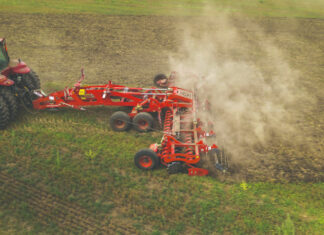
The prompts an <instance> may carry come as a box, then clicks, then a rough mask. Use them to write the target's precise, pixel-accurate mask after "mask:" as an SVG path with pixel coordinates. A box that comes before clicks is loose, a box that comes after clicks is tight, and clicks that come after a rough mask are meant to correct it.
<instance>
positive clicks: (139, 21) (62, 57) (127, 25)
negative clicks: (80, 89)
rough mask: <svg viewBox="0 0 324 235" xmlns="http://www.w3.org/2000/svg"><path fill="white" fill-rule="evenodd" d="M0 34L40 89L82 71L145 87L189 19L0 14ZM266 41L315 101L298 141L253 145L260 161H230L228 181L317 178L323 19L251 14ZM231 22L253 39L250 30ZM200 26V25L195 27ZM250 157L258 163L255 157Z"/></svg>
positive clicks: (97, 79)
mask: <svg viewBox="0 0 324 235" xmlns="http://www.w3.org/2000/svg"><path fill="white" fill-rule="evenodd" d="M0 19H1V27H0V36H2V37H5V38H7V43H8V48H9V51H10V55H11V57H12V58H21V59H22V60H24V61H25V62H26V63H27V64H28V65H30V66H31V67H32V68H33V69H34V70H35V71H37V73H38V74H39V76H40V78H41V82H42V84H43V85H42V87H43V89H44V90H45V91H46V92H50V91H54V90H56V89H62V88H63V87H65V86H71V85H72V84H73V83H74V81H76V80H77V79H78V77H79V73H80V68H81V67H83V68H85V72H86V83H94V84H95V83H99V84H100V83H104V82H107V81H108V80H112V81H114V82H115V83H119V84H125V85H133V86H152V77H153V76H154V75H155V74H157V73H160V72H164V73H168V72H170V71H171V70H172V68H169V63H168V56H169V55H170V54H172V53H177V48H178V47H179V45H180V43H181V38H180V37H179V32H181V28H179V24H178V23H179V22H181V21H184V20H190V21H195V19H188V18H178V17H157V16H98V15H37V14H32V15H29V14H22V15H21V14H20V15H19V16H17V15H14V14H1V16H0ZM253 21H255V23H256V24H257V25H259V26H260V27H261V28H262V29H263V31H264V34H263V36H264V37H265V39H266V38H267V37H269V38H272V40H273V41H274V42H275V43H276V45H277V46H278V47H279V48H280V50H281V51H283V52H284V53H285V55H287V59H288V61H289V64H290V65H291V66H292V67H293V68H296V69H298V70H299V71H300V73H301V77H302V78H303V79H302V84H303V86H304V88H305V89H306V90H308V91H309V94H311V95H312V96H313V98H314V100H315V104H314V105H312V106H309V105H308V104H307V103H305V104H303V103H301V104H300V106H301V108H302V110H303V118H302V119H301V120H300V122H299V123H296V126H297V127H298V128H299V129H300V130H301V131H302V132H303V133H304V138H305V139H304V141H303V144H298V145H297V144H292V145H285V144H283V143H280V142H278V141H276V140H275V139H274V140H273V142H272V143H269V146H267V147H266V148H264V149H261V150H257V154H256V155H257V156H259V158H253V159H251V160H246V161H244V162H240V163H239V164H236V165H235V167H234V168H235V169H234V170H233V173H232V174H231V176H230V177H227V179H229V180H235V179H236V178H237V177H239V178H240V179H241V178H242V177H244V178H245V179H246V180H251V181H260V180H261V181H315V182H318V181H323V180H324V92H323V91H324V78H323V74H324V53H323V52H324V20H318V19H286V18H255V19H253ZM233 24H234V25H236V26H237V27H238V28H240V29H241V30H242V31H245V34H243V35H245V37H248V38H249V40H251V42H252V43H253V40H255V39H254V36H253V35H254V32H253V30H250V29H249V28H246V27H245V26H244V24H243V23H242V21H240V20H239V19H234V20H233ZM195 27H197V29H198V30H199V25H196V26H195ZM255 159H257V160H255Z"/></svg>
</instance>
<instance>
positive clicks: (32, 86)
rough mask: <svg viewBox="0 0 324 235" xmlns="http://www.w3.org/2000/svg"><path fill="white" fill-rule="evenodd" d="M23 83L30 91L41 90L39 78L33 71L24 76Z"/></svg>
mask: <svg viewBox="0 0 324 235" xmlns="http://www.w3.org/2000/svg"><path fill="white" fill-rule="evenodd" d="M23 82H24V85H25V86H26V87H27V88H28V90H30V91H33V90H37V89H40V80H39V77H38V75H37V74H36V73H35V72H34V71H33V70H30V72H29V73H26V74H24V75H23Z"/></svg>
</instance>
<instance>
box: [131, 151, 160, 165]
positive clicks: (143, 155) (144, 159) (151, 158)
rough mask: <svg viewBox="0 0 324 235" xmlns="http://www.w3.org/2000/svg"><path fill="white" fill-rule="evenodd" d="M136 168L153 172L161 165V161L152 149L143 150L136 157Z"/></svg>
mask: <svg viewBox="0 0 324 235" xmlns="http://www.w3.org/2000/svg"><path fill="white" fill-rule="evenodd" d="M134 162H135V166H137V167H138V168H139V169H142V170H153V169H154V168H156V167H158V166H159V165H160V159H159V157H158V156H157V155H156V153H155V152H154V151H153V150H152V149H142V150H140V151H138V152H137V153H136V154H135V156H134Z"/></svg>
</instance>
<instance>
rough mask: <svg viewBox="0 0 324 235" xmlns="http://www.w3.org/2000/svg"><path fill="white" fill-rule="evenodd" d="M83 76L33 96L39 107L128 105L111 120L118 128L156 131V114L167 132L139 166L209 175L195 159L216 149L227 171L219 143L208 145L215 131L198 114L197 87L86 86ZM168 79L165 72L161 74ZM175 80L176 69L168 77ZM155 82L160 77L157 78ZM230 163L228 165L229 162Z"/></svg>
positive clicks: (219, 166)
mask: <svg viewBox="0 0 324 235" xmlns="http://www.w3.org/2000/svg"><path fill="white" fill-rule="evenodd" d="M84 77H85V76H84V72H83V70H81V78H80V80H79V81H78V82H77V83H76V84H75V85H74V87H73V88H65V89H64V90H61V91H57V92H53V93H51V94H49V95H46V94H45V93H44V92H42V91H40V90H39V91H34V95H36V96H38V97H39V98H38V99H36V100H34V101H33V106H34V108H35V109H37V110H42V109H57V108H64V107H68V108H74V109H79V110H85V107H87V106H99V105H103V106H126V107H130V108H131V111H130V112H129V113H126V112H123V111H117V112H115V113H114V114H113V115H112V116H111V119H110V125H111V127H112V129H113V130H114V131H126V130H128V129H129V127H130V126H131V125H133V126H134V127H135V129H136V130H137V131H139V132H145V131H149V130H152V128H153V116H152V114H157V115H155V116H157V118H158V121H159V123H160V125H161V126H163V137H162V140H161V143H160V144H157V143H156V144H152V145H151V147H150V149H144V150H141V151H139V152H138V153H137V154H136V155H135V158H134V160H135V165H136V166H137V167H139V168H140V169H143V170H151V169H154V168H156V167H157V166H158V165H159V164H160V163H161V164H162V165H165V166H167V167H168V170H169V172H170V173H177V172H183V171H184V170H188V174H189V175H207V174H208V171H207V170H206V169H202V168H198V167H197V166H196V164H197V163H198V162H200V159H201V158H203V157H205V155H206V156H207V153H213V152H214V153H215V154H216V155H217V158H218V162H217V165H216V168H217V169H219V170H222V171H224V170H226V168H227V159H226V161H225V160H223V159H225V158H224V157H222V158H220V157H219V152H220V151H219V149H218V146H217V145H216V144H212V145H210V146H209V145H207V144H206V138H208V137H211V136H214V132H213V131H209V132H205V131H204V130H203V123H202V121H201V120H200V119H199V118H197V113H198V106H197V100H198V99H197V97H196V94H195V93H194V92H193V91H189V90H186V89H182V88H179V87H175V86H172V87H164V88H156V87H152V88H136V87H126V86H122V85H116V84H113V83H112V82H111V81H109V82H108V83H107V84H104V85H87V86H85V85H81V83H82V81H83V80H84ZM162 78H164V77H162ZM169 79H171V82H170V81H168V80H166V81H164V83H166V84H169V85H170V84H174V80H175V73H173V74H171V76H170V77H169ZM154 81H155V82H156V80H154ZM224 163H226V164H224Z"/></svg>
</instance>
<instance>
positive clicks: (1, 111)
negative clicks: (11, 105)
mask: <svg viewBox="0 0 324 235" xmlns="http://www.w3.org/2000/svg"><path fill="white" fill-rule="evenodd" d="M9 116H10V114H9V110H8V107H7V104H6V101H5V100H4V99H3V98H2V96H0V129H1V130H3V129H5V128H6V127H7V125H8V123H9Z"/></svg>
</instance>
